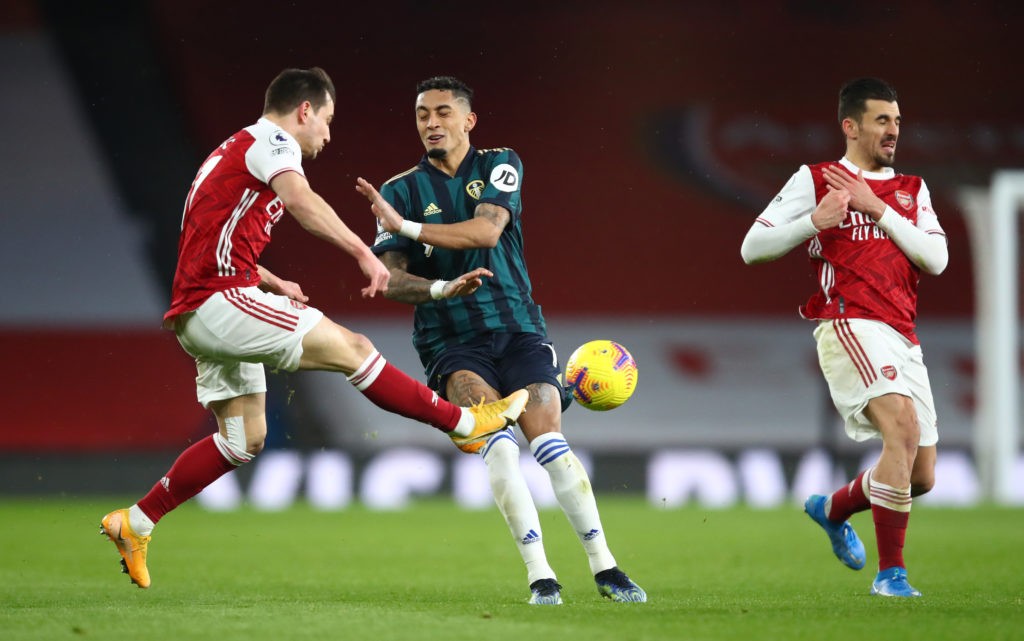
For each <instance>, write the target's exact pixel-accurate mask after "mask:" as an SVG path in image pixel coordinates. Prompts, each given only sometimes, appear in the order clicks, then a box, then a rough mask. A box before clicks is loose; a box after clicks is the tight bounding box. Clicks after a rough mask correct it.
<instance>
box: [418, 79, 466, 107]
mask: <svg viewBox="0 0 1024 641" xmlns="http://www.w3.org/2000/svg"><path fill="white" fill-rule="evenodd" d="M431 89H439V90H441V91H450V92H452V95H453V96H455V98H456V99H462V100H465V101H466V104H467V105H469V107H470V108H472V107H473V90H472V89H470V87H469V85H467V84H466V83H464V82H462V81H461V80H459V79H458V78H456V77H455V76H434V77H433V78H427V79H426V80H422V81H420V82H419V83H418V84H417V85H416V95H419V94H421V93H423V92H424V91H430V90H431Z"/></svg>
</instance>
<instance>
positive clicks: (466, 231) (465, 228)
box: [356, 178, 511, 282]
mask: <svg viewBox="0 0 1024 641" xmlns="http://www.w3.org/2000/svg"><path fill="white" fill-rule="evenodd" d="M356 191H358V192H359V193H360V194H362V195H363V196H365V197H366V199H367V200H369V201H370V209H371V210H372V211H373V214H374V215H375V216H376V217H377V219H378V220H380V224H381V226H382V227H383V228H384V230H385V231H389V232H391V233H393V234H400V235H402V236H405V237H406V238H411V239H413V240H415V241H417V242H420V243H425V244H427V245H433V246H434V247H443V248H445V249H474V248H491V247H495V246H496V245H497V244H498V238H500V237H501V232H502V231H504V229H505V225H507V224H508V221H509V220H510V219H511V215H510V214H509V211H508V210H507V209H505V208H504V207H501V206H499V205H495V204H493V203H480V204H479V205H477V206H476V210H474V212H473V218H471V219H470V220H464V221H462V222H458V223H448V224H439V225H434V224H424V223H414V222H412V221H408V220H405V219H404V218H402V216H401V214H399V213H398V212H397V211H395V208H394V207H392V206H391V203H389V202H388V201H387V200H385V199H384V197H383V196H381V195H380V192H378V191H377V190H376V189H375V188H374V186H373V185H371V184H370V183H369V182H367V181H366V180H364V179H362V178H357V179H356ZM452 282H454V281H452Z"/></svg>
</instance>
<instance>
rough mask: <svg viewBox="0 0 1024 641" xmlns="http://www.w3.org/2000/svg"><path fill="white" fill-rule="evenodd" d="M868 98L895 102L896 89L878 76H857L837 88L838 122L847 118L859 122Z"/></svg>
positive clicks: (865, 108) (865, 109)
mask: <svg viewBox="0 0 1024 641" xmlns="http://www.w3.org/2000/svg"><path fill="white" fill-rule="evenodd" d="M868 100H884V101H886V102H896V90H895V89H893V88H892V86H891V85H890V84H889V83H887V82H886V81H884V80H881V79H879V78H857V79H856V80H851V81H849V82H847V83H846V84H845V85H843V87H842V89H840V90H839V122H840V123H842V122H843V120H845V119H847V118H849V119H851V120H855V121H857V122H860V119H861V116H863V115H864V112H865V111H867V101H868Z"/></svg>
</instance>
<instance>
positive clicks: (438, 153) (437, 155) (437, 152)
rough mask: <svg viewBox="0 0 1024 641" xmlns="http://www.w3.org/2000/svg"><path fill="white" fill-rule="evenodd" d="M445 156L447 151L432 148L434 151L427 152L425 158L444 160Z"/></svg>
mask: <svg viewBox="0 0 1024 641" xmlns="http://www.w3.org/2000/svg"><path fill="white" fill-rule="evenodd" d="M447 155H448V150H447V149H437V148H434V149H431V150H430V151H428V152H427V158H433V159H434V160H441V159H442V158H444V157H445V156H447Z"/></svg>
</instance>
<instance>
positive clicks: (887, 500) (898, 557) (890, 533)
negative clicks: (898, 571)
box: [869, 480, 912, 570]
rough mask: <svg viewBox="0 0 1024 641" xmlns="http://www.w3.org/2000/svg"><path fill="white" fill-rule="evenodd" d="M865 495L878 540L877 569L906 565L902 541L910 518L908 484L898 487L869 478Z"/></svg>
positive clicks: (910, 500) (910, 501) (903, 566)
mask: <svg viewBox="0 0 1024 641" xmlns="http://www.w3.org/2000/svg"><path fill="white" fill-rule="evenodd" d="M869 496H870V500H871V515H872V516H873V517H874V520H875V538H876V539H877V542H878V569H879V570H887V569H889V568H893V567H900V568H905V567H907V566H906V565H905V564H904V561H903V543H904V540H905V539H906V536H907V523H909V521H910V505H911V503H912V499H911V498H910V487H906V488H902V489H900V488H895V487H892V486H890V485H886V484H884V483H879V482H878V481H875V480H872V481H871V489H870V495H869Z"/></svg>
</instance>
